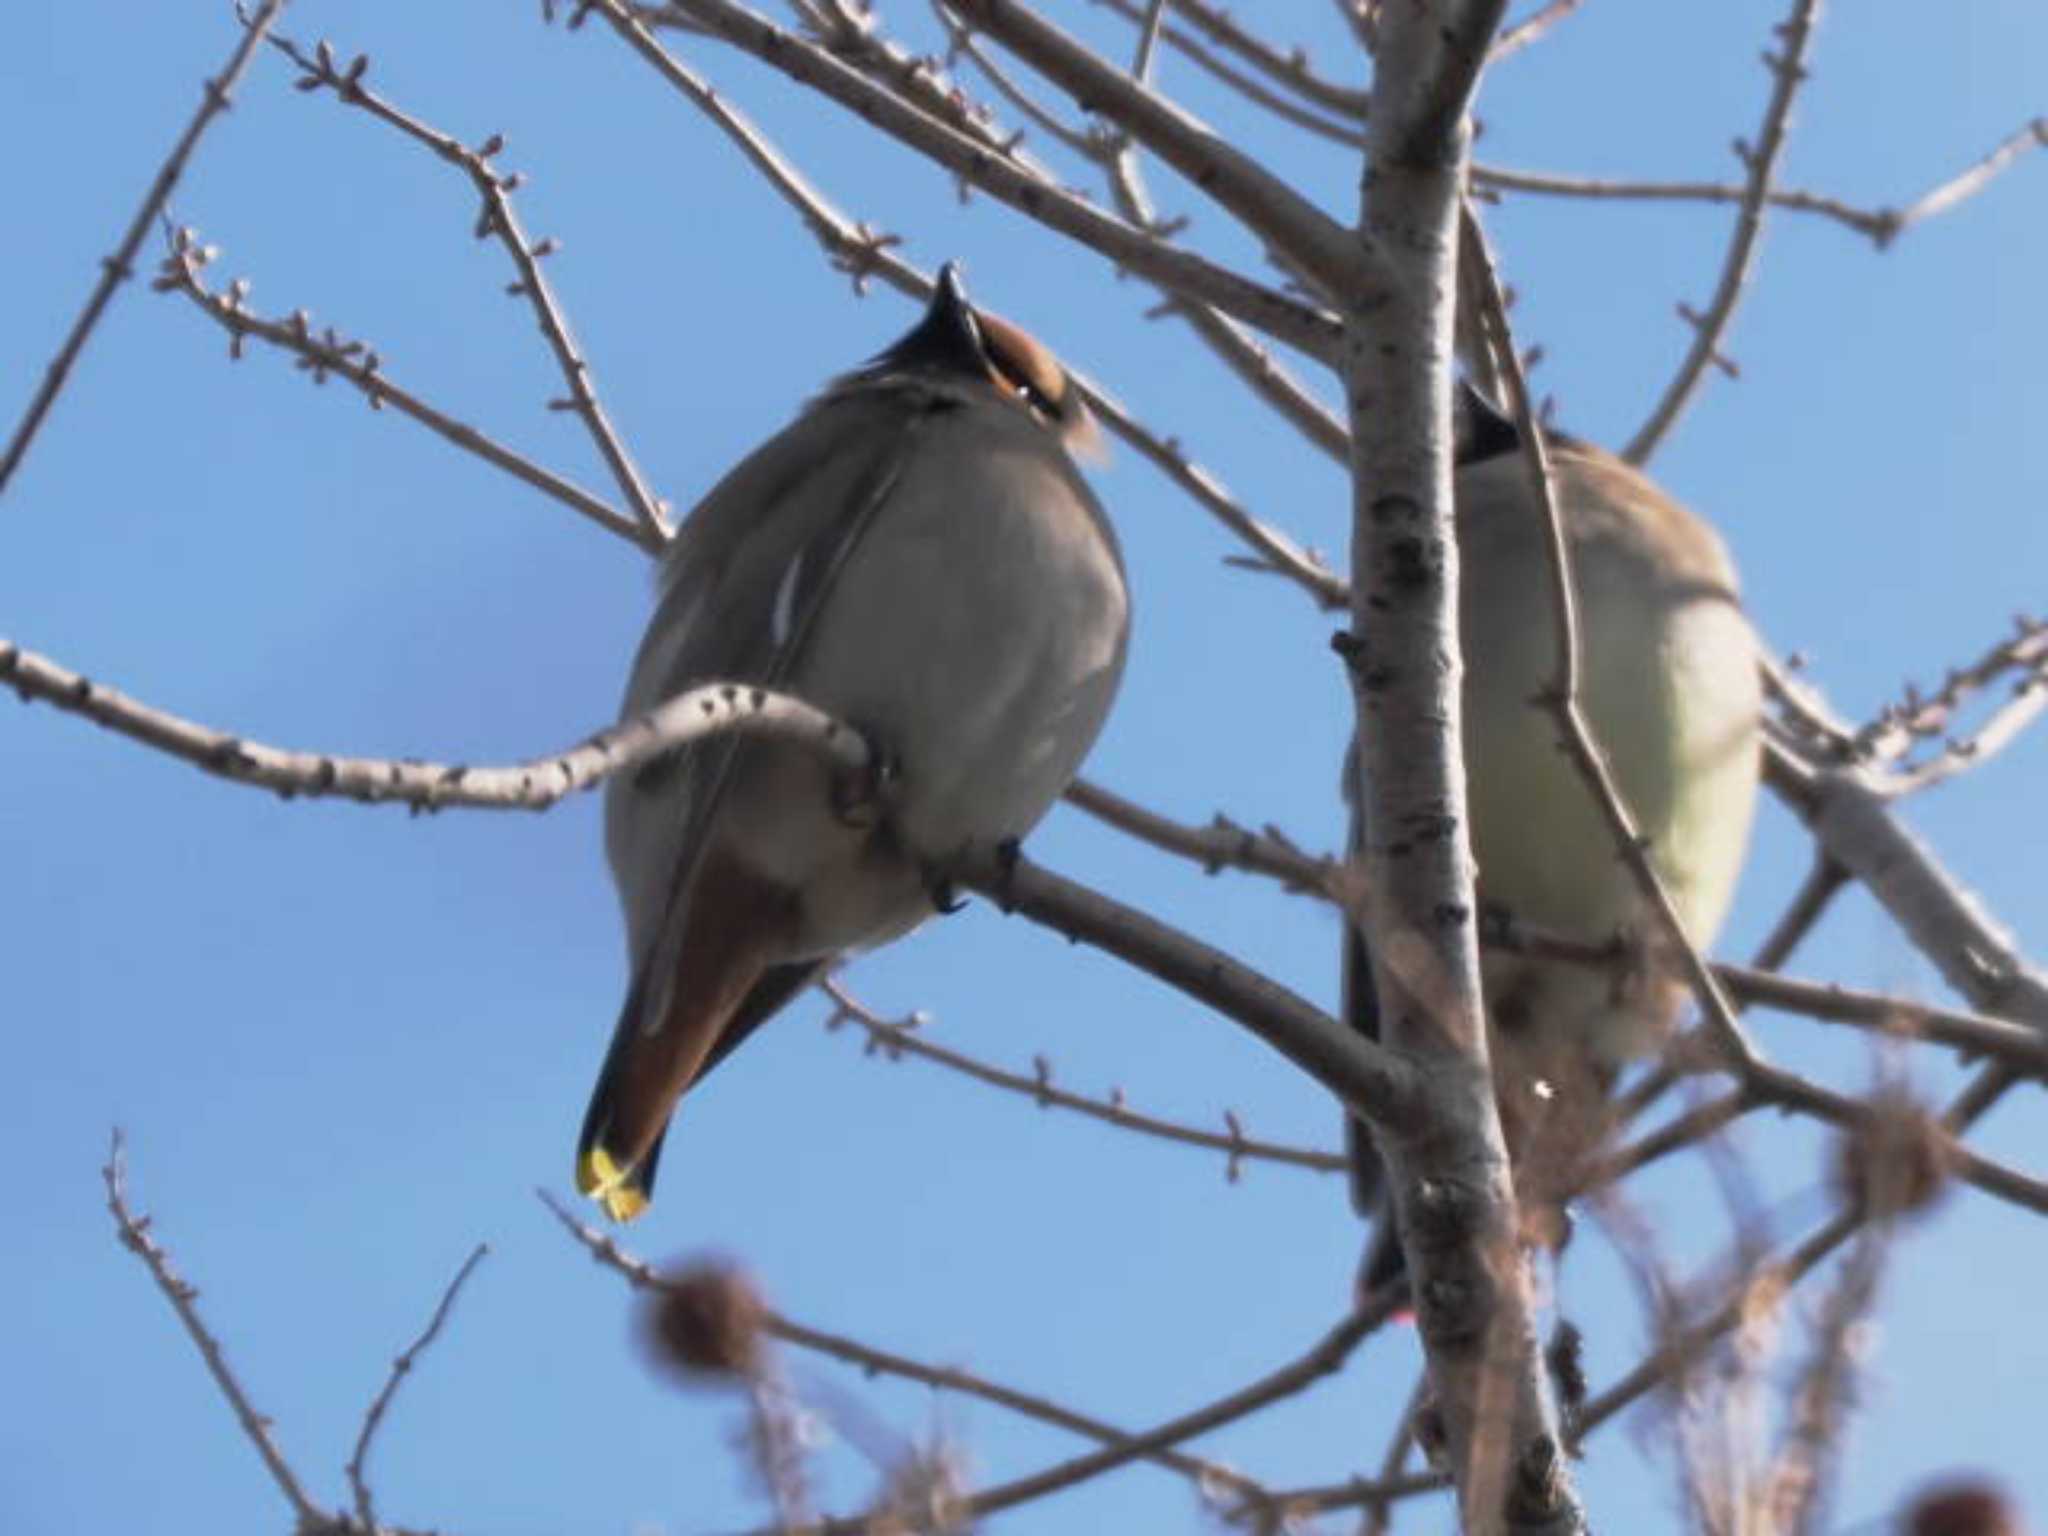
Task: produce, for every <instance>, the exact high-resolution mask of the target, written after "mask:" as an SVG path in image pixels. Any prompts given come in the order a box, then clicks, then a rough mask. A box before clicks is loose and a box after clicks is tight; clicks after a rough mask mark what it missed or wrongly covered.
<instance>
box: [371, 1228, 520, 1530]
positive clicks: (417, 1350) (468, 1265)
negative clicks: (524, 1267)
mask: <svg viewBox="0 0 2048 1536" xmlns="http://www.w3.org/2000/svg"><path fill="white" fill-rule="evenodd" d="M490 1251H491V1249H490V1245H489V1244H488V1243H478V1244H477V1245H476V1247H475V1248H473V1249H471V1250H470V1255H469V1257H468V1258H466V1259H464V1260H463V1261H462V1267H461V1268H460V1269H458V1270H456V1271H455V1278H454V1279H453V1280H450V1281H449V1282H448V1288H447V1289H446V1290H444V1291H443V1292H442V1293H441V1300H440V1303H439V1304H438V1305H437V1306H436V1307H435V1308H434V1314H433V1316H432V1317H430V1318H428V1319H427V1326H426V1327H425V1328H424V1329H422V1330H421V1331H420V1336H419V1337H418V1338H416V1339H414V1340H413V1341H412V1343H411V1344H409V1345H407V1346H406V1348H405V1351H404V1353H402V1354H400V1355H399V1356H398V1358H397V1359H395V1360H393V1361H392V1362H391V1374H390V1375H389V1376H387V1377H386V1378H385V1379H384V1385H383V1386H382V1387H381V1388H380V1389H379V1390H378V1392H377V1395H376V1397H374V1398H372V1399H371V1401H370V1407H369V1411H368V1412H367V1413H365V1414H364V1415H363V1427H362V1431H361V1433H359V1434H358V1435H357V1436H356V1448H355V1451H354V1453H353V1454H352V1455H351V1456H350V1457H349V1459H348V1466H347V1468H346V1471H347V1473H348V1485H349V1487H350V1489H351V1490H353V1492H354V1494H355V1501H356V1519H357V1520H358V1521H359V1522H360V1523H361V1525H362V1528H363V1530H364V1531H366V1532H372V1533H374V1532H376V1531H377V1530H379V1529H380V1527H379V1526H378V1524H377V1512H376V1508H375V1506H374V1504H373V1502H372V1500H371V1497H370V1481H369V1477H368V1474H367V1472H366V1470H365V1469H366V1468H367V1466H368V1464H369V1459H370V1445H371V1443H372V1442H373V1441H374V1440H375V1439H376V1438H377V1431H378V1429H379V1428H380V1427H381V1426H382V1425H383V1423H384V1415H385V1414H386V1413H388V1412H389V1411H390V1409H391V1400H392V1399H393V1398H395V1397H396V1396H398V1387H399V1384H400V1383H401V1382H403V1381H404V1380H405V1378H406V1377H407V1376H408V1375H409V1374H411V1372H412V1368H413V1366H414V1365H415V1364H416V1363H417V1362H418V1360H419V1357H420V1356H421V1355H422V1354H423V1353H424V1352H425V1351H426V1349H427V1346H428V1345H430V1344H432V1343H433V1342H434V1340H435V1339H437V1338H439V1337H440V1334H441V1329H442V1327H443V1325H445V1324H446V1323H447V1321H448V1314H449V1313H450V1312H451V1311H453V1310H454V1307H455V1298H456V1296H457V1294H459V1293H460V1292H461V1290H462V1285H463V1282H464V1281H466V1280H467V1279H469V1277H470V1273H471V1272H472V1271H473V1270H474V1269H475V1268H476V1267H477V1265H479V1264H481V1263H483V1261H484V1256H485V1255H486V1254H488V1253H489V1252H490Z"/></svg>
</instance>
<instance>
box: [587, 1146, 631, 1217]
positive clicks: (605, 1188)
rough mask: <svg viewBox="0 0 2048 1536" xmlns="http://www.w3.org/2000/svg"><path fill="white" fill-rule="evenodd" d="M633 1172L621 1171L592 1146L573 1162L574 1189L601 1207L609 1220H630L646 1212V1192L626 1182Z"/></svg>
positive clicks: (627, 1169)
mask: <svg viewBox="0 0 2048 1536" xmlns="http://www.w3.org/2000/svg"><path fill="white" fill-rule="evenodd" d="M632 1172H633V1170H632V1169H630V1168H621V1167H620V1166H619V1165H618V1164H617V1163H615V1162H613V1161H612V1155H611V1153H609V1152H607V1151H605V1149H604V1148H603V1147H592V1148H591V1149H590V1150H589V1151H588V1152H586V1153H584V1154H583V1156H582V1157H580V1158H578V1159H577V1161H576V1187H577V1188H578V1189H579V1190H581V1191H582V1192H583V1193H584V1194H586V1195H588V1196H590V1198H591V1199H593V1200H595V1201H596V1202H597V1203H598V1204H599V1205H601V1206H603V1207H604V1213H605V1215H607V1216H609V1217H611V1219H612V1220H613V1221H631V1220H633V1219H634V1218H635V1217H636V1216H638V1215H640V1213H641V1212H643V1211H645V1210H646V1209H647V1205H648V1201H647V1192H646V1191H645V1190H642V1189H637V1188H635V1187H634V1186H633V1185H631V1184H628V1183H627V1182H626V1180H627V1179H629V1178H630V1177H632Z"/></svg>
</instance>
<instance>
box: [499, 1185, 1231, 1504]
mask: <svg viewBox="0 0 2048 1536" xmlns="http://www.w3.org/2000/svg"><path fill="white" fill-rule="evenodd" d="M534 1193H535V1194H536V1195H538V1196H539V1197H540V1201H541V1203H542V1204H543V1205H545V1206H546V1207H547V1208H548V1210H549V1211H550V1212H552V1213H553V1214H554V1218H555V1220H557V1221H559V1222H560V1223H561V1224H562V1227H563V1229H564V1230H565V1231H567V1232H568V1234H569V1235H570V1236H571V1237H573V1238H575V1239H576V1241H577V1242H579V1243H581V1244H582V1245H583V1246H584V1248H586V1249H587V1250H588V1251H589V1253H590V1256H591V1257H592V1258H593V1259H595V1260H596V1261H597V1262H598V1263H599V1264H600V1265H602V1266H603V1267H604V1268H606V1269H609V1270H612V1271H613V1272H614V1273H616V1274H619V1275H622V1276H624V1277H625V1279H626V1280H627V1281H628V1282H629V1283H630V1284H632V1285H633V1286H634V1287H635V1288H636V1289H641V1290H667V1289H669V1288H670V1285H669V1282H668V1281H667V1280H666V1279H664V1278H663V1276H662V1275H661V1274H660V1273H659V1272H658V1271H657V1270H656V1269H655V1268H654V1266H653V1265H651V1264H649V1263H648V1262H647V1261H646V1260H645V1259H641V1258H638V1257H636V1256H634V1255H633V1254H631V1253H628V1252H627V1251H626V1250H625V1248H624V1247H623V1246H622V1245H621V1244H620V1243H619V1242H618V1240H617V1239H616V1238H613V1237H611V1236H609V1235H608V1234H606V1233H603V1232H600V1231H598V1230H597V1229H596V1228H594V1227H592V1226H590V1225H589V1224H588V1223H586V1222H584V1221H583V1220H581V1219H580V1218H579V1217H577V1216H576V1214H575V1213H574V1212H573V1211H571V1210H570V1209H569V1208H568V1207H567V1206H565V1205H563V1204H562V1202H561V1201H559V1200H557V1199H556V1198H555V1197H554V1195H552V1194H550V1193H549V1192H548V1191H547V1190H545V1189H540V1190H535V1191H534ZM760 1326H761V1328H762V1329H763V1331H765V1332H767V1333H769V1334H771V1335H773V1336H774V1337H775V1338H778V1339H781V1340H782V1341H783V1342H784V1343H787V1344H794V1345H796V1346H797V1347H798V1348H799V1349H808V1350H810V1351H812V1352H813V1353H816V1354H821V1355H828V1356H830V1357H831V1358H833V1359H835V1360H843V1361H845V1362H846V1363H847V1364H849V1365H853V1366H857V1367H859V1368H860V1369H861V1370H863V1371H869V1372H872V1373H874V1374H876V1375H881V1376H894V1377H897V1378H899V1379H901V1380H904V1381H915V1382H918V1383H920V1384H921V1385H924V1386H927V1387H932V1388H934V1389H936V1390H939V1391H945V1392H958V1393H961V1394H962V1395H964V1396H967V1397H975V1398H979V1399H981V1400H982V1401H983V1402H988V1403H994V1404H996V1405H997V1406H998V1407H1001V1408H1007V1409H1009V1410H1010V1411H1011V1412H1012V1413H1017V1414H1021V1415H1023V1416H1024V1417H1025V1418H1028V1419H1036V1420H1038V1421H1039V1422H1040V1423H1042V1424H1051V1425H1054V1426H1056V1427H1057V1428H1060V1429H1065V1430H1070V1431H1072V1432H1073V1433H1074V1434H1077V1435H1083V1436H1085V1437H1087V1438H1088V1439H1090V1440H1100V1441H1103V1442H1105V1443H1107V1444H1110V1445H1114V1446H1123V1445H1126V1444H1129V1443H1130V1437H1128V1436H1126V1435H1125V1434H1124V1433H1123V1431H1122V1430H1119V1429H1117V1428H1116V1427H1115V1426H1113V1425H1110V1424H1105V1423H1103V1422H1101V1421H1100V1420H1098V1419H1092V1418H1089V1417H1087V1416H1085V1415H1083V1414H1079V1413H1076V1412H1074V1411H1073V1410H1072V1409H1071V1408H1068V1407H1065V1406H1064V1405H1062V1404H1060V1403H1056V1402H1054V1401H1053V1400H1052V1399H1050V1398H1046V1397H1040V1396H1037V1395H1036V1394H1034V1393H1030V1392H1021V1391H1018V1390H1017V1389H1016V1388H1014V1387H1006V1386H1004V1385H1002V1384H1001V1383H999V1382H992V1381H989V1380H987V1379H985V1378H983V1377H980V1376H977V1375H975V1374H974V1373H973V1372H971V1371H963V1370H961V1369H959V1368H958V1367H957V1366H939V1365H928V1364H926V1363H925V1362H923V1361H921V1360H913V1359H911V1358H910V1357H909V1356H907V1355H898V1354H892V1353H890V1352H889V1351H887V1350H882V1349H876V1348H874V1347H873V1346H872V1345H868V1344H862V1343H860V1342H859V1341H858V1340H855V1339H849V1338H846V1337H845V1336H843V1335H841V1334H836V1333H827V1332H825V1331H823V1330H822V1329H818V1328H812V1327H809V1326H808V1325H806V1324H803V1323H799V1322H796V1321H795V1320H793V1319H791V1318H788V1317H784V1316H783V1315H782V1314H780V1313H778V1312H773V1311H770V1312H766V1313H764V1314H763V1316H762V1318H761V1321H760ZM1134 1459H1139V1460H1146V1461H1154V1462H1157V1463H1159V1464H1160V1465H1162V1466H1165V1467H1168V1468H1170V1469H1171V1470H1173V1471H1175V1472H1179V1473H1181V1474H1183V1475H1184V1476H1188V1477H1193V1478H1209V1479H1212V1480H1215V1481H1220V1482H1222V1483H1224V1484H1225V1485H1236V1486H1239V1487H1243V1488H1246V1489H1249V1490H1257V1489H1258V1487H1259V1485H1258V1484H1257V1483H1256V1482H1254V1481H1253V1480H1252V1479H1251V1478H1248V1477H1244V1476H1243V1475H1242V1474H1239V1473H1235V1472H1232V1471H1230V1470H1229V1469H1228V1468H1225V1467H1221V1466H1218V1465H1217V1464H1216V1463H1214V1462H1210V1461H1205V1460H1203V1459H1201V1458H1199V1457H1194V1456H1186V1455H1182V1454H1181V1453H1179V1452H1177V1451H1174V1450H1172V1449H1171V1448H1170V1447H1169V1446H1168V1445H1166V1444H1163V1443H1162V1444H1160V1445H1157V1446H1154V1447H1152V1448H1151V1449H1150V1450H1149V1451H1139V1452H1137V1453H1136V1455H1135V1458H1134Z"/></svg>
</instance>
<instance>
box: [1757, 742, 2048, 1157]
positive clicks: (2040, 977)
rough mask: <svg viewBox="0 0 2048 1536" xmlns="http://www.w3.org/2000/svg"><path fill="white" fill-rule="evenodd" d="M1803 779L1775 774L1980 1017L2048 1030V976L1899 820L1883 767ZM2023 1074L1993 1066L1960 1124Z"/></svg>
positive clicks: (1814, 772) (1826, 843)
mask: <svg viewBox="0 0 2048 1536" xmlns="http://www.w3.org/2000/svg"><path fill="white" fill-rule="evenodd" d="M1799 766H1800V767H1801V768H1802V769H1803V772H1802V773H1801V774H1800V775H1799V776H1798V777H1797V778H1789V777H1782V776H1775V775H1774V776H1773V777H1771V778H1770V779H1768V780H1767V782H1768V783H1769V784H1770V785H1771V787H1772V788H1773V789H1774V790H1776V791H1777V792H1778V794H1779V797H1780V798H1781V799H1783V800H1784V801H1785V802H1786V803H1787V804H1788V805H1789V806H1790V807H1791V809H1792V811H1793V813H1794V814H1795V815H1797V816H1798V817H1799V818H1800V819H1801V820H1802V821H1804V822H1805V823H1806V825H1807V827H1808V828H1809V829H1810V830H1811V831H1812V832H1813V834H1814V837H1815V839H1816V840H1817V841H1818V842H1819V844H1820V846H1821V848H1822V849H1823V850H1825V852H1826V853H1827V854H1828V856H1829V857H1831V858H1833V859H1834V860H1836V861H1837V862H1838V863H1840V864H1841V866H1842V867H1843V868H1844V869H1846V870H1848V871H1849V872H1850V874H1852V875H1853V876H1855V878H1856V879H1858V880H1859V881H1861V882H1862V883H1863V885H1864V886H1865V887H1867V888H1868V889H1869V891H1870V893H1871V894H1872V895H1873V896H1875V897H1876V898H1877V900H1878V902H1879V904H1880V905H1882V906H1883V907H1884V909H1885V910H1886V911H1887V912H1889V913H1890V914H1891V916H1892V919H1893V920H1894V921H1895V922H1897V923H1898V925H1899V927H1900V928H1901V929H1902V930H1903V931H1904V933H1905V935H1906V937H1907V938H1908V939H1909V940H1910V941H1911V942H1912V944H1913V946H1914V947H1915V948H1916V949H1918V950H1919V951H1920V952H1921V953H1922V954H1923V955H1925V956H1927V958H1928V959H1929V960H1931V961H1933V962H1934V964H1935V966H1936V967H1937V968H1938V969H1939V970H1940V971H1941V973H1942V975H1943V977H1944V978H1945V979H1946V980H1947V981H1948V984H1949V985H1950V986H1952V987H1954V988H1955V989H1956V991H1957V992H1958V993H1959V994H1961V995H1962V996H1963V997H1964V998H1966V999H1968V1000H1969V1002H1970V1004H1971V1006H1973V1007H1974V1008H1976V1009H1977V1010H1978V1012H1980V1013H1988V1014H1994V1015H1996V1016H1998V1017H2000V1018H2004V1019H2010V1020H2015V1021H2017V1022H2019V1023H2021V1024H2023V1025H2025V1026H2026V1027H2028V1028H2029V1029H2034V1030H2038V1031H2041V1032H2043V1033H2048V973H2044V972H2042V970H2041V969H2040V968H2039V967H2038V966H2036V965H2034V964H2032V963H2031V962H2029V961H2028V960H2027V958H2026V957H2025V955H2024V954H2022V953H2021V952H2020V950H2019V947H2018V945H2017V944H2016V943H2015V942H2014V940H2013V938H2012V937H2011V935H2010V934H2008V933H2006V932H2005V931H2004V930H2002V929H2001V928H2000V927H1999V926H1998V924H1997V923H1996V922H1995V921H1994V920H1993V919H1992V917H1991V916H1990V915H1989V914H1988V913H1986V912H1985V911H1984V910H1983V908H1982V907H1981V906H1980V905H1979V904H1978V902H1977V901H1976V899H1975V898H1974V897H1972V896H1971V895H1970V894H1969V892H1968V891H1966V890H1965V889H1964V888H1963V886H1962V883H1961V882H1960V881H1958V880H1957V879H1956V878H1955V877H1954V876H1953V875H1951V874H1950V873H1949V872H1948V871H1947V870H1946V869H1944V868H1943V867H1942V865H1941V863H1940V861H1939V860H1938V859H1936V858H1935V856H1934V853H1933V851H1932V850H1931V849H1930V848H1928V847H1927V845H1926V844H1925V843H1924V842H1922V841H1921V840H1920V839H1919V838H1918V837H1917V836H1915V835H1914V834H1913V833H1912V832H1911V831H1909V830H1908V829H1907V828H1906V826H1905V825H1904V824H1903V823H1902V822H1900V820H1899V819H1898V817H1897V815H1896V814H1895V813H1894V811H1893V809H1892V800H1893V798H1894V796H1893V794H1892V793H1891V792H1890V790H1889V788H1888V786H1887V785H1885V784H1884V782H1883V781H1882V779H1881V778H1880V776H1879V773H1878V771H1877V770H1874V769H1870V768H1866V767H1863V766H1861V765H1857V764H1846V765H1834V766H1826V767H1822V766H1818V765H1815V764H1811V763H1805V764H1800V765H1799ZM2018 1080H2019V1074H2018V1073H2017V1072H2016V1071H2015V1069H2014V1068H2013V1067H2011V1066H2010V1065H2008V1064H2006V1063H2005V1062H2003V1061H1998V1062H1994V1063H1993V1064H1992V1065H1991V1066H1989V1067H1987V1068H1985V1069H1984V1071H1983V1072H1982V1073H1980V1074H1979V1076H1978V1077H1977V1079H1976V1080H1975V1081H1974V1082H1973V1083H1972V1084H1971V1086H1970V1087H1969V1088H1968V1089H1967V1090H1965V1092H1964V1093H1963V1094H1962V1096H1961V1097H1960V1098H1959V1099H1958V1101H1957V1103H1956V1104H1955V1105H1954V1106H1953V1107H1952V1108H1951V1109H1950V1111H1949V1118H1948V1122H1947V1123H1948V1124H1949V1125H1950V1126H1951V1127H1952V1128H1955V1129H1960V1128H1962V1127H1963V1126H1965V1125H1967V1124H1968V1123H1969V1122H1970V1121H1972V1120H1974V1119H1975V1118H1976V1117H1977V1116H1979V1115H1981V1114H1983V1113H1984V1111H1986V1110H1987V1109H1989V1108H1990V1107H1991V1105H1992V1104H1994V1103H1996V1102H1997V1101H1998V1099H1999V1098H2000V1097H2002V1096H2003V1095H2004V1093H2005V1092H2006V1090H2007V1089H2009V1088H2010V1087H2011V1086H2012V1085H2013V1083H2015V1082H2016V1081H2018Z"/></svg>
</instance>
